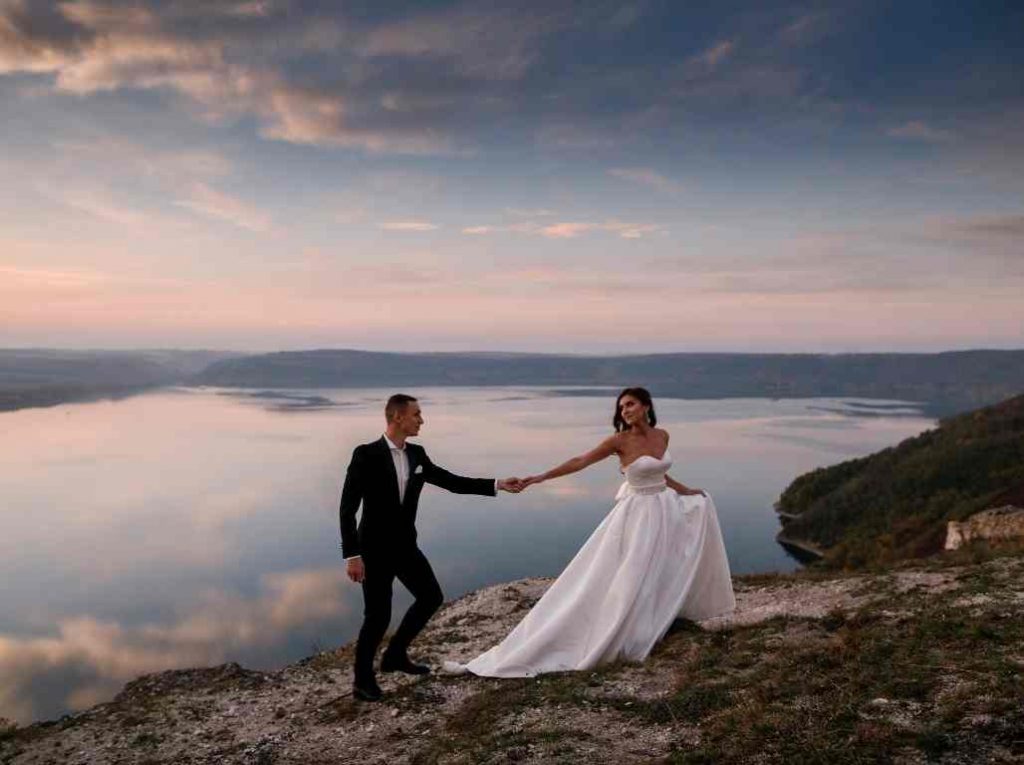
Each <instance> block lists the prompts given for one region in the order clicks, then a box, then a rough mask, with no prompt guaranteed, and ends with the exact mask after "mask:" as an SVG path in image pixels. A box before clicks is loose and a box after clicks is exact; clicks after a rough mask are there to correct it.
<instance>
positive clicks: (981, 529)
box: [946, 505, 1024, 550]
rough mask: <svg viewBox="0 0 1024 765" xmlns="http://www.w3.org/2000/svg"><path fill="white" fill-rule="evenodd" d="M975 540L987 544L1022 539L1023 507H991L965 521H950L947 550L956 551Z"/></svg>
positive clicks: (1023, 532) (1023, 528) (947, 531)
mask: <svg viewBox="0 0 1024 765" xmlns="http://www.w3.org/2000/svg"><path fill="white" fill-rule="evenodd" d="M975 539H984V540H986V541H989V542H1006V541H1011V540H1014V539H1024V507H1015V506H1014V505H1005V506H1003V507H993V508H991V509H990V510H983V511H982V512H980V513H975V514H974V515H972V516H971V517H970V518H968V519H967V520H965V521H950V522H949V525H948V526H947V527H946V549H947V550H957V549H959V548H960V547H963V546H964V545H965V544H967V543H968V542H970V541H972V540H975Z"/></svg>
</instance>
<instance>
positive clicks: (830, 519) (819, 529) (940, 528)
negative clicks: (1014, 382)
mask: <svg viewBox="0 0 1024 765" xmlns="http://www.w3.org/2000/svg"><path fill="white" fill-rule="evenodd" d="M1021 497H1024V396H1017V397H1015V398H1011V399H1009V400H1007V401H1003V402H1002V403H999V404H996V405H995V406H990V407H987V408H985V409H980V410H977V411H973V412H968V413H966V414H962V415H959V416H957V417H952V418H950V419H947V420H943V421H942V422H941V423H940V425H939V427H938V428H936V429H934V430H928V431H925V432H924V433H922V434H921V435H919V436H916V437H914V438H910V439H907V440H906V441H904V442H902V443H901V444H899V445H898V446H894V447H891V448H889V449H884V450H883V451H880V452H878V453H876V454H872V455H870V456H868V457H862V458H860V459H854V460H848V461H847V462H841V463H839V464H838V465H833V466H831V467H826V468H820V469H818V470H814V471H812V472H810V473H806V474H805V475H802V476H800V477H799V478H797V479H796V480H795V481H793V483H792V484H790V486H789V487H788V488H787V489H786V490H785V491H784V492H783V494H782V497H781V498H780V499H779V501H778V503H777V505H776V509H777V510H778V511H779V513H780V516H781V517H782V519H783V535H784V537H786V538H789V539H792V540H799V541H805V542H809V543H811V545H813V546H816V547H818V548H821V549H823V550H824V552H825V558H826V560H827V561H829V562H831V563H833V564H836V565H841V566H847V567H857V566H862V565H865V564H875V563H887V562H889V561H892V560H898V559H902V558H912V557H918V556H921V555H927V554H931V553H933V552H937V551H938V550H940V549H941V547H942V543H943V540H944V538H945V530H946V522H947V521H951V520H962V519H964V518H966V517H967V516H969V515H971V514H973V513H976V512H978V511H980V510H983V509H985V508H988V507H992V506H996V505H1003V504H1007V503H1008V502H1011V501H1013V500H1014V499H1020V498H1021Z"/></svg>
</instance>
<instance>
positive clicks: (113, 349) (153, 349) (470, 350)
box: [0, 341, 1024, 356]
mask: <svg viewBox="0 0 1024 765" xmlns="http://www.w3.org/2000/svg"><path fill="white" fill-rule="evenodd" d="M1020 350H1024V341H1022V342H1021V343H1020V344H1017V345H1007V346H996V345H969V346H964V347H959V348H958V347H938V348H935V349H933V350H932V349H915V348H908V349H899V348H884V349H872V348H867V349H859V350H801V349H792V350H779V349H771V348H759V349H756V350H732V349H718V348H711V349H700V350H697V349H680V350H666V349H665V348H663V347H659V348H653V349H648V350H636V349H631V350H627V349H623V350H618V351H616V350H608V351H578V350H557V349H555V350H523V349H521V348H511V349H501V348H477V347H466V348H454V349H441V348H415V349H405V350H400V349H392V348H377V347H374V348H357V347H353V346H340V345H339V346H302V345H296V346H295V347H288V348H284V347H275V348H265V349H261V348H253V349H245V348H240V347H234V348H231V347H223V346H221V347H214V346H195V347H189V346H167V345H163V346H158V345H149V346H147V345H125V346H116V345H109V346H104V347H101V346H81V347H79V346H71V345H68V346H60V345H5V346H0V352H2V351H55V352H73V353H79V352H80V353H108V352H110V353H121V352H124V353H132V352H135V353H161V352H174V351H183V352H189V353H195V352H203V351H207V352H211V353H237V354H239V355H260V354H267V353H302V352H314V351H355V352H358V353H397V354H403V353H405V354H414V353H450V354H467V355H473V354H477V355H486V354H493V355H510V356H516V355H519V356H529V355H544V356H633V355H644V356H648V355H654V356H656V355H672V354H686V353H700V354H723V355H726V354H749V355H763V354H765V355H802V354H807V355H835V356H840V355H854V354H921V355H932V354H939V353H967V352H972V351H1020Z"/></svg>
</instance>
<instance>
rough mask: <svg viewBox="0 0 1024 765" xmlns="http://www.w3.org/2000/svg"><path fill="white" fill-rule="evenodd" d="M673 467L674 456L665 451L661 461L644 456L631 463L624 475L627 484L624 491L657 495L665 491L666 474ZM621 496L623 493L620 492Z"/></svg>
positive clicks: (625, 469)
mask: <svg viewBox="0 0 1024 765" xmlns="http://www.w3.org/2000/svg"><path fill="white" fill-rule="evenodd" d="M671 467H672V456H671V455H670V454H669V453H668V450H667V449H666V450H665V454H664V456H663V457H662V458H661V459H658V458H657V457H652V456H651V455H650V454H642V455H640V456H639V457H637V458H636V459H635V460H633V461H632V462H630V463H629V464H628V465H627V466H626V467H625V468H623V470H622V473H623V475H625V476H626V482H625V483H624V484H623V485H622V489H623V490H625V491H627V492H630V493H634V494H656V493H657V492H659V491H663V490H664V489H665V486H666V484H665V474H666V473H667V472H668V471H669V468H671ZM619 493H620V494H622V493H623V491H621V490H620V492H619Z"/></svg>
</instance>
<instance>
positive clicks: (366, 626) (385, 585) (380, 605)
mask: <svg viewBox="0 0 1024 765" xmlns="http://www.w3.org/2000/svg"><path fill="white" fill-rule="evenodd" d="M363 565H364V567H365V572H366V576H365V578H364V579H363V626H362V628H360V630H359V640H358V641H357V642H356V665H355V676H356V680H359V679H362V678H371V677H373V659H374V656H376V654H377V648H378V647H379V646H380V643H381V641H382V640H383V639H384V633H386V632H387V630H388V626H389V625H390V624H391V595H392V587H393V585H394V581H395V579H398V581H399V582H401V583H402V585H403V586H404V587H405V588H406V589H407V590H409V592H410V593H412V596H413V597H414V598H415V599H416V600H415V602H414V603H413V604H412V605H411V606H409V610H408V611H406V612H405V616H404V617H403V618H402V623H401V624H400V625H399V626H398V629H397V630H396V631H395V634H394V635H392V637H391V642H390V643H388V649H387V650H388V651H394V652H396V653H398V655H404V654H405V652H406V650H407V649H408V648H409V644H410V643H412V641H413V640H414V639H415V637H416V636H417V635H418V634H419V633H420V630H422V629H423V628H424V627H425V626H426V624H427V622H428V621H429V620H430V617H431V616H433V615H434V613H435V612H436V611H437V609H439V608H440V607H441V604H442V603H444V595H443V594H442V593H441V586H440V585H439V584H438V583H437V577H435V576H434V570H433V569H432V568H431V567H430V563H429V562H428V561H427V558H426V556H425V555H424V554H423V553H422V552H421V551H420V549H419V548H418V547H416V546H415V545H412V546H410V547H409V548H408V549H405V550H394V551H388V553H387V554H384V555H380V554H369V555H367V554H365V553H364V554H363Z"/></svg>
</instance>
